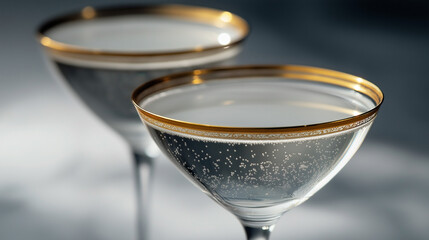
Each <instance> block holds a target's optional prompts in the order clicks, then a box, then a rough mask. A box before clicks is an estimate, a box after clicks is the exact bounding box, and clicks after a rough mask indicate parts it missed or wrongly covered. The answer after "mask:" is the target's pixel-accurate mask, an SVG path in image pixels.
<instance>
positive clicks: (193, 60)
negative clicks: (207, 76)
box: [37, 5, 249, 238]
mask: <svg viewBox="0 0 429 240" xmlns="http://www.w3.org/2000/svg"><path fill="white" fill-rule="evenodd" d="M248 32H249V29H248V25H247V23H246V21H245V20H243V19H242V18H240V17H239V16H237V15H234V14H232V13H230V12H227V11H221V10H216V9H210V8H203V7H195V6H184V5H150V6H132V7H110V8H93V7H85V8H83V9H82V10H81V11H79V12H75V13H71V14H68V15H63V16H61V17H58V18H54V19H51V20H49V21H47V22H45V23H44V24H43V25H42V26H41V27H40V28H39V30H38V35H37V36H38V40H39V41H40V44H41V45H42V46H43V48H44V50H45V53H46V56H48V58H49V62H50V65H53V66H54V69H58V70H59V72H60V73H61V74H62V77H63V79H64V80H65V82H66V83H67V85H68V86H70V87H71V89H72V91H73V92H75V93H76V94H77V95H78V96H79V98H80V99H81V100H83V102H84V103H85V104H86V105H87V106H88V107H89V108H90V109H91V110H92V111H93V112H94V113H96V114H97V115H98V116H99V117H100V119H102V120H103V121H104V122H105V123H107V124H108V125H109V126H110V127H111V128H112V129H114V130H115V131H116V132H117V133H119V134H120V135H121V136H122V137H123V138H124V139H125V140H126V141H127V142H128V144H129V145H130V146H131V148H132V151H133V152H134V157H135V165H136V166H135V174H136V178H137V184H138V186H137V188H138V194H139V195H138V197H139V198H140V199H139V200H138V203H139V204H140V205H139V207H140V210H139V211H140V212H141V214H140V215H139V216H140V221H142V222H143V221H144V220H142V218H144V217H146V216H147V213H146V208H145V207H144V206H145V205H146V202H147V197H148V189H149V186H148V185H149V179H148V178H149V176H150V171H151V170H150V169H151V165H152V161H151V159H152V158H154V157H156V156H157V154H158V152H159V150H158V148H157V147H156V146H155V144H154V143H153V141H152V139H151V138H150V137H149V134H148V132H147V131H146V130H145V129H144V128H143V126H141V123H140V120H139V118H138V116H137V115H136V114H135V111H134V107H133V105H132V104H131V103H130V101H129V98H130V94H131V92H132V90H133V89H134V88H136V87H137V86H138V85H140V84H142V83H143V82H145V81H147V80H149V79H153V78H154V77H159V76H161V75H165V74H167V73H172V72H177V71H183V70H189V69H195V68H199V67H202V66H211V65H217V64H226V63H227V62H228V61H229V60H230V59H232V58H233V57H234V56H235V55H236V54H238V53H239V51H240V49H241V46H242V42H243V40H244V39H245V38H246V37H247V34H248ZM146 232H147V231H146V223H141V224H140V236H141V238H143V236H144V235H146Z"/></svg>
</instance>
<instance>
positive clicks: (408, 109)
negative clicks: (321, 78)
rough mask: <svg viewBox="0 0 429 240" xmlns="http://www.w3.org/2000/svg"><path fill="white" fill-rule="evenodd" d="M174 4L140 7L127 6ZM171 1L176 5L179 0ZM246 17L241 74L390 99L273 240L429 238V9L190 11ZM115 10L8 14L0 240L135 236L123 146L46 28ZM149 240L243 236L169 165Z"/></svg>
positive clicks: (241, 1)
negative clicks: (365, 88) (302, 68)
mask: <svg viewBox="0 0 429 240" xmlns="http://www.w3.org/2000/svg"><path fill="white" fill-rule="evenodd" d="M164 2H165V3H166V2H167V1H140V2H137V1H134V2H127V3H128V4H129V3H164ZM169 3H171V2H169ZM174 3H184V4H193V5H200V6H208V7H213V8H218V9H223V10H228V11H231V12H233V13H236V14H238V15H240V16H242V17H244V18H245V19H247V20H248V21H249V23H250V25H251V28H252V31H251V35H250V36H249V38H248V40H247V42H246V44H245V46H244V51H243V52H242V53H241V54H240V55H239V57H238V63H239V64H251V63H256V64H262V63H264V64H302V65H312V66H317V67H324V68H330V69H335V70H339V71H343V72H347V73H351V74H354V75H357V76H360V77H363V78H366V79H368V80H370V81H372V82H374V83H376V84H377V85H378V86H380V88H381V89H382V90H383V91H384V93H385V95H386V96H385V97H386V99H385V103H384V105H383V106H382V108H381V111H380V114H379V117H378V119H377V120H376V121H375V124H374V125H373V128H372V130H371V131H370V133H369V135H368V137H367V139H366V141H365V142H364V144H363V145H362V147H361V149H360V150H359V151H358V153H357V154H356V155H355V157H354V158H353V159H352V160H351V161H350V163H349V164H348V165H347V166H346V167H345V168H344V169H343V170H342V171H341V172H340V173H339V174H338V175H337V176H336V177H335V178H334V179H333V180H332V181H331V182H330V183H329V184H328V185H327V186H325V187H324V188H323V189H322V190H320V191H319V192H318V193H317V194H316V195H315V196H314V197H313V198H311V199H310V200H309V201H307V202H306V203H304V204H303V205H301V206H300V207H298V208H296V209H294V210H292V211H290V212H288V213H286V214H285V215H284V216H283V217H282V218H281V220H280V222H279V223H278V224H277V226H276V230H275V231H274V232H273V234H272V239H273V240H275V239H390V240H392V239H428V238H429V139H428V138H429V137H428V136H429V124H428V119H429V107H428V106H427V105H428V104H429V94H428V93H429V81H428V79H427V78H428V76H429V67H428V63H429V2H428V1H425V0H408V1H395V0H394V1H380V0H378V1H371V0H349V1H341V0H323V1H322V0H320V1H316V0H307V1H299V0H294V1H292V0H283V1H280V0H278V1H275V0H265V1H256V0H255V1H251V0H217V1H211V0H189V1H175V2H174ZM112 4H124V2H123V1H119V0H116V1H114V0H103V1H101V0H91V1H83V0H73V1H54V0H40V1H30V0H14V1H7V2H5V1H3V2H1V3H0V28H1V34H0V36H1V37H0V53H1V54H0V239H2V240H3V239H5V240H9V239H13V240H21V239H33V240H37V239H43V240H50V239H63V240H67V239H85V240H110V239H123V240H128V239H129V240H131V239H135V237H136V233H135V232H136V231H135V228H136V224H135V211H136V207H135V200H134V188H133V183H132V181H133V180H132V164H131V155H130V153H129V149H128V148H127V146H126V144H125V143H124V142H122V140H121V139H120V138H119V137H118V136H117V135H116V133H114V132H112V131H111V130H110V129H109V128H108V127H107V126H105V125H104V124H102V123H101V122H100V121H99V120H98V119H97V118H96V117H95V116H94V115H92V113H91V112H90V111H89V110H87V109H86V108H85V107H84V106H83V105H82V103H81V102H80V101H79V100H77V99H76V98H75V97H74V96H73V94H71V93H70V92H68V91H67V90H66V89H65V88H64V87H63V86H62V85H61V83H60V81H59V80H58V79H57V76H55V75H53V74H52V73H51V72H49V71H48V68H47V66H46V64H45V62H44V61H43V57H42V51H41V49H40V48H39V46H38V43H37V42H36V40H35V37H34V33H35V29H36V28H37V26H38V24H40V23H41V22H42V21H44V20H46V19H48V18H50V17H53V16H56V15H58V14H61V13H65V12H69V11H73V10H78V9H81V8H83V7H85V6H88V5H91V6H106V5H112ZM151 200H152V206H151V209H150V212H151V216H150V223H149V225H150V239H154V240H163V239H186V240H192V239H195V240H197V239H244V238H245V235H244V231H243V230H242V229H241V227H240V224H239V222H238V221H237V220H236V219H235V218H234V217H233V216H232V215H231V214H229V213H228V212H227V211H225V210H223V209H222V208H221V207H220V206H218V205H217V204H216V203H214V202H213V201H212V200H210V199H209V198H208V197H206V196H205V195H204V194H202V193H200V192H199V190H198V189H196V188H195V187H194V186H192V184H190V183H189V182H187V180H185V178H184V177H182V176H181V175H180V174H179V173H178V171H177V170H176V169H174V168H173V166H172V164H170V163H169V162H167V160H165V159H160V160H159V161H158V162H156V163H155V172H154V178H153V194H152V196H151Z"/></svg>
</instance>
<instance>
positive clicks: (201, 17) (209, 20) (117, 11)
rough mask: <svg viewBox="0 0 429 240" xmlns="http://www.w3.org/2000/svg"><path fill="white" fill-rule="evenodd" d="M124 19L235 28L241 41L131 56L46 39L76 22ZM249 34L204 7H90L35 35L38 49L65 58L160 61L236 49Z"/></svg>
mask: <svg viewBox="0 0 429 240" xmlns="http://www.w3.org/2000/svg"><path fill="white" fill-rule="evenodd" d="M125 15H159V16H168V17H177V18H180V19H185V20H191V21H196V22H200V23H205V24H210V25H214V26H217V27H221V28H222V27H227V26H230V27H234V28H236V29H238V30H239V32H240V37H239V38H238V39H236V40H235V41H231V43H229V44H227V45H214V46H204V47H195V48H192V49H188V50H179V51H160V52H147V51H141V52H138V51H137V52H136V51H133V52H130V51H109V50H102V49H89V48H82V47H79V46H76V45H71V44H66V43H63V42H59V41H55V40H54V39H52V38H49V37H48V36H47V35H46V33H47V31H49V30H50V29H52V28H54V27H57V26H59V25H61V24H64V23H67V22H72V21H78V20H91V19H96V18H104V17H113V16H125ZM248 34H249V26H248V24H247V22H246V21H245V20H244V19H243V18H241V17H239V16H237V15H235V14H232V13H230V12H227V11H221V10H216V9H211V8H205V7H196V6H186V5H147V6H133V7H112V8H102V9H97V8H93V7H90V6H88V7H85V8H83V9H82V10H81V11H79V12H76V13H72V14H68V15H64V16H61V17H57V18H54V19H51V20H49V21H47V22H45V23H44V24H42V25H41V26H40V27H39V29H38V31H37V38H38V41H39V42H40V44H41V45H43V46H45V47H46V48H48V49H50V50H53V51H58V52H62V53H68V54H78V55H87V56H109V57H162V56H172V55H187V54H192V53H200V52H209V51H219V50H222V49H226V48H230V47H233V46H236V45H239V44H240V43H241V42H243V41H244V40H245V39H246V37H247V36H248Z"/></svg>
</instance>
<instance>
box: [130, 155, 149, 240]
mask: <svg viewBox="0 0 429 240" xmlns="http://www.w3.org/2000/svg"><path fill="white" fill-rule="evenodd" d="M133 167H134V182H135V187H136V205H137V239H138V240H147V239H149V209H150V208H149V201H150V192H151V183H152V171H153V169H152V168H153V159H152V158H150V157H148V156H144V155H141V154H137V153H134V166H133Z"/></svg>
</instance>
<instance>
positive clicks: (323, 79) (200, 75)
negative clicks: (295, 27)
mask: <svg viewBox="0 0 429 240" xmlns="http://www.w3.org/2000/svg"><path fill="white" fill-rule="evenodd" d="M246 77H282V78H289V79H294V80H298V81H311V82H319V83H324V84H330V85H335V86H340V87H344V88H348V89H351V90H354V91H356V92H359V93H361V94H364V95H365V96H368V97H369V98H370V99H371V100H372V101H373V102H374V104H375V107H374V108H372V109H370V110H369V111H367V112H365V113H362V114H359V115H356V116H352V117H349V118H345V119H340V120H336V121H331V122H325V123H318V124H312V125H302V126H293V127H275V128H239V127H225V126H214V125H204V124H197V123H191V122H185V121H180V120H176V119H171V118H166V117H163V116H160V115H157V114H154V113H151V112H148V111H146V110H145V109H143V108H142V107H140V106H139V104H138V103H140V102H141V101H142V100H143V99H144V98H146V97H148V96H151V95H153V94H155V93H158V92H161V91H165V90H167V89H170V88H173V87H177V86H182V85H192V84H201V83H204V82H205V81H211V80H222V79H233V78H246ZM132 101H133V104H134V106H135V107H136V109H137V112H138V113H139V115H140V116H141V118H142V119H143V120H145V121H146V122H148V123H149V124H152V125H155V126H157V127H159V128H162V129H167V130H170V131H174V132H180V133H185V134H190V135H196V136H200V137H209V138H222V139H240V140H262V139H264V140H277V139H295V138H301V137H312V136H319V135H325V134H330V133H335V132H341V131H346V130H348V129H352V128H356V127H359V126H362V125H364V124H366V123H368V122H371V121H372V120H373V119H374V118H375V117H376V115H377V112H378V110H379V108H380V105H381V104H382V102H383V93H382V91H381V90H380V89H379V88H378V87H377V86H376V85H374V84H373V83H371V82H369V81H367V80H365V79H362V78H360V77H356V76H353V75H350V74H346V73H342V72H337V71H333V70H328V69H322V68H315V67H307V66H297V65H285V66H241V67H224V68H213V69H204V70H194V71H192V72H186V73H178V74H173V75H169V76H166V77H162V78H158V79H155V80H152V81H149V82H146V83H145V84H143V85H141V86H140V87H138V88H137V89H136V90H134V92H133V94H132Z"/></svg>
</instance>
